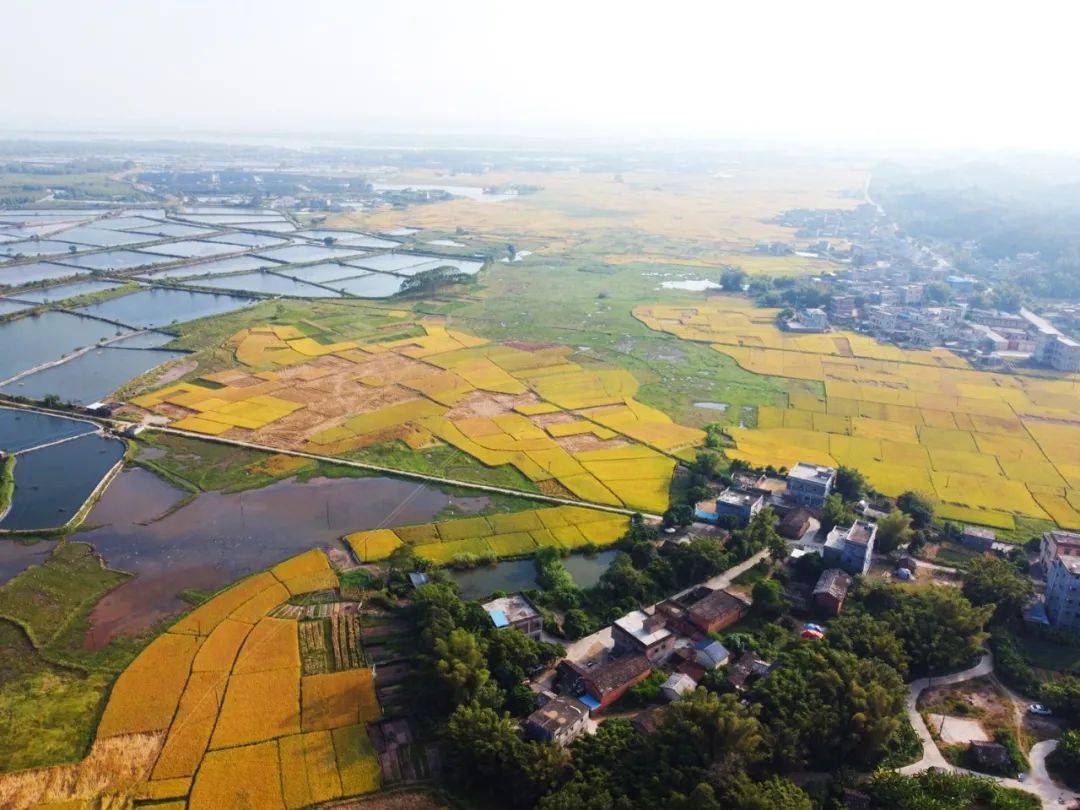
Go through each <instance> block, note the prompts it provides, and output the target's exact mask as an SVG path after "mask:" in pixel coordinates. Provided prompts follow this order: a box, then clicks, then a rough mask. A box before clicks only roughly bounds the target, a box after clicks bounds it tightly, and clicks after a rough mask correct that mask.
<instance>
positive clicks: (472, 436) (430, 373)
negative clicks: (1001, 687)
mask: <svg viewBox="0 0 1080 810" xmlns="http://www.w3.org/2000/svg"><path fill="white" fill-rule="evenodd" d="M418 326H419V327H420V328H422V330H423V334H421V335H417V336H415V337H408V338H403V339H398V340H390V341H381V342H380V341H371V342H359V341H337V342H333V343H319V342H317V341H315V340H314V339H312V338H310V337H306V336H301V337H296V336H295V335H299V334H300V333H299V331H298V330H296V329H293V328H282V327H280V326H273V327H258V328H252V329H246V330H244V331H242V332H240V333H238V334H237V335H235V336H233V338H231V340H230V341H229V342H228V344H227V345H228V346H229V347H230V348H231V349H232V350H233V352H234V354H235V357H236V359H237V361H238V362H239V363H240V364H242V365H243V366H246V367H247V369H246V370H240V369H236V370H232V371H229V372H226V373H219V374H211V375H207V376H206V377H202V378H199V379H197V380H194V381H191V382H182V383H177V384H174V385H170V386H168V387H166V388H162V389H160V390H158V391H154V392H152V393H149V394H145V395H143V396H140V397H136V398H135V399H133V400H132V401H131V402H132V404H133V405H136V406H139V407H141V408H145V409H147V410H151V411H154V412H156V413H159V414H163V415H166V416H169V417H171V418H172V419H173V420H174V421H173V423H172V425H173V427H176V428H180V429H184V430H189V431H192V432H194V433H200V434H204V435H213V436H225V437H227V438H236V439H246V440H251V441H255V442H259V443H262V444H267V445H270V446H274V447H281V448H283V449H291V450H298V449H302V450H306V451H309V452H313V453H318V454H320V455H340V454H342V453H348V452H350V451H353V450H358V449H360V448H363V447H368V446H371V445H374V444H378V443H382V442H387V441H393V440H398V441H402V442H404V443H405V444H406V445H408V446H409V447H411V448H413V449H417V450H420V449H424V448H426V447H431V446H434V445H437V444H441V443H445V444H449V445H452V446H453V447H455V448H457V449H458V450H461V451H462V452H464V453H467V454H468V455H470V456H472V457H473V458H475V459H477V460H478V461H480V462H481V463H483V464H485V465H487V466H491V467H498V466H503V465H510V466H513V467H514V468H516V469H517V470H518V471H519V472H520V473H522V474H523V475H524V476H525V477H527V478H528V479H530V480H532V481H534V482H536V483H537V484H538V485H539V486H541V488H542V489H543V490H544V491H545V492H549V493H551V494H559V495H563V496H564V497H569V498H577V499H579V500H582V501H586V502H591V503H597V504H605V505H611V506H625V507H630V508H633V509H640V510H642V511H648V512H654V513H659V512H663V511H664V510H665V509H666V508H667V506H668V488H669V486H670V483H671V476H672V473H673V471H674V469H675V466H676V463H677V462H676V456H677V454H683V453H685V452H686V451H688V450H690V449H692V448H694V447H696V446H698V445H700V444H701V443H702V442H703V440H704V433H703V432H702V431H700V430H697V429H695V428H689V427H684V426H682V425H678V424H675V423H674V422H672V420H671V419H670V418H669V417H668V416H667V415H666V414H664V413H662V412H661V411H659V410H656V409H655V408H650V407H648V406H646V405H644V404H642V403H640V402H638V401H637V400H635V399H634V396H635V395H636V393H637V390H638V381H637V380H636V379H635V378H634V376H633V375H631V374H629V373H628V372H626V371H622V370H619V369H604V368H600V369H595V368H586V367H583V366H581V365H579V364H578V363H575V362H573V361H571V360H570V359H569V355H570V351H571V350H570V349H569V348H568V347H561V346H545V347H539V348H521V347H519V346H510V345H504V344H496V343H489V342H488V341H486V340H484V339H482V338H477V337H474V336H472V335H468V334H466V333H464V332H460V331H456V330H453V329H450V328H447V326H446V325H445V324H443V323H439V322H436V321H422V322H420V323H419V324H418ZM629 450H632V451H633V452H627V451H629ZM605 453H608V454H610V458H605V457H604V455H603V454H605ZM596 454H600V455H596ZM267 463H269V462H267ZM285 464H286V462H285V461H284V460H281V461H275V462H274V465H275V469H279V468H282V467H283V465H285Z"/></svg>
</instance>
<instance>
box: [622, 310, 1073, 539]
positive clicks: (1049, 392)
mask: <svg viewBox="0 0 1080 810" xmlns="http://www.w3.org/2000/svg"><path fill="white" fill-rule="evenodd" d="M634 314H635V316H636V317H637V318H638V319H639V320H641V321H642V322H643V323H645V324H646V325H648V326H649V327H651V328H652V329H656V330H658V331H665V332H670V333H672V334H675V335H678V336H679V337H681V338H683V339H685V340H693V341H700V342H706V343H709V344H711V345H712V347H713V348H714V349H716V350H717V351H719V352H722V353H724V354H726V355H728V356H730V357H732V358H733V359H735V361H736V362H738V363H739V365H741V366H742V367H743V368H745V369H747V370H749V371H753V372H756V373H759V374H770V375H774V376H780V377H787V378H789V379H792V380H809V381H812V382H814V383H817V384H820V385H821V386H822V388H823V391H824V393H823V395H817V394H813V393H808V392H806V391H805V390H799V389H796V388H794V387H793V389H792V392H791V395H790V398H789V403H788V407H787V408H771V407H763V408H760V409H759V412H758V424H757V427H755V428H732V429H730V433H731V436H732V438H734V440H735V443H736V449H734V450H732V451H729V453H728V454H729V455H730V456H732V457H734V458H739V459H743V460H744V461H747V462H749V463H752V464H755V465H760V466H764V465H767V464H772V465H774V466H777V467H779V466H787V467H790V466H791V465H792V464H794V463H795V462H796V461H800V460H802V461H810V462H815V463H820V464H827V465H831V466H835V465H838V464H843V465H847V466H851V467H856V468H858V469H859V470H861V471H862V472H863V473H864V474H866V476H867V478H868V479H869V481H870V483H871V484H872V485H873V486H874V487H875V488H877V489H878V490H880V491H881V492H883V493H885V494H887V495H898V494H900V493H901V492H903V491H904V490H909V489H916V490H921V491H923V492H925V493H927V494H928V495H930V496H932V497H934V498H936V499H937V500H938V501H939V502H940V503H941V508H940V514H941V515H942V516H943V517H947V518H950V519H955V520H962V521H965V522H973V523H983V524H985V525H990V526H996V527H999V528H1012V527H1013V525H1014V521H1013V516H1014V515H1023V516H1027V517H1032V518H1040V519H1050V520H1053V521H1054V522H1056V523H1058V524H1059V525H1061V526H1063V527H1065V528H1080V511H1078V509H1077V506H1078V504H1080V475H1078V473H1080V469H1078V467H1077V465H1076V460H1077V459H1078V458H1080V378H1078V377H1077V376H1075V375H1073V376H1067V377H1058V378H1049V377H1043V376H1040V377H1036V376H1026V375H1021V374H997V373H990V372H984V371H977V370H975V369H972V368H971V367H970V366H969V365H968V364H967V363H966V361H964V360H963V359H962V358H960V357H957V356H956V355H954V354H952V353H951V352H949V351H948V350H946V349H942V348H934V349H930V350H928V351H909V350H904V349H900V348H898V347H896V346H890V345H885V344H881V343H878V342H877V341H875V340H873V339H871V338H869V337H866V336H864V335H858V334H853V333H848V332H830V333H826V334H813V335H798V334H791V333H787V332H783V331H781V330H779V329H778V328H777V327H776V325H775V318H776V315H777V310H773V309H756V308H754V307H753V305H752V304H751V303H749V302H748V301H746V300H743V299H736V298H728V297H717V298H712V299H710V301H709V303H708V304H703V305H701V306H696V307H669V306H647V307H640V308H638V309H637V310H635V312H634Z"/></svg>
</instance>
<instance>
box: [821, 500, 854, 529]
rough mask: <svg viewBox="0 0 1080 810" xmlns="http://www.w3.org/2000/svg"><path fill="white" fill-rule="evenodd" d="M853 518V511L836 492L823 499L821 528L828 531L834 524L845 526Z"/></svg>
mask: <svg viewBox="0 0 1080 810" xmlns="http://www.w3.org/2000/svg"><path fill="white" fill-rule="evenodd" d="M854 520H855V513H854V512H852V511H851V509H850V508H848V505H847V504H846V503H844V499H843V498H841V497H840V495H839V494H838V493H835V492H834V493H833V494H832V495H830V496H829V497H828V498H826V499H825V505H824V506H822V507H821V528H822V530H823V531H826V532H830V531H832V530H833V527H834V526H847V525H849V524H851V523H852V521H854Z"/></svg>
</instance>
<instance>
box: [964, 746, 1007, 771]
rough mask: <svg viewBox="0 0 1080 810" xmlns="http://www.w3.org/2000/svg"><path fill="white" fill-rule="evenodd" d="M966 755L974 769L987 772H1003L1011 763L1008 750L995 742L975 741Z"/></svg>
mask: <svg viewBox="0 0 1080 810" xmlns="http://www.w3.org/2000/svg"><path fill="white" fill-rule="evenodd" d="M968 755H969V756H970V757H971V761H972V763H974V765H975V766H976V767H978V768H980V769H985V770H989V771H996V772H1003V771H1005V770H1007V769H1008V768H1009V765H1010V764H1011V762H1012V760H1011V758H1010V757H1009V749H1007V748H1006V747H1005V746H1004V745H1002V744H1001V743H996V742H982V741H980V740H975V741H974V742H972V743H971V745H970V747H969V748H968Z"/></svg>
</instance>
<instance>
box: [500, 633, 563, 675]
mask: <svg viewBox="0 0 1080 810" xmlns="http://www.w3.org/2000/svg"><path fill="white" fill-rule="evenodd" d="M565 654H566V650H564V649H563V648H562V646H561V645H559V644H549V643H547V642H544V641H537V640H535V639H531V638H529V637H528V636H527V635H525V634H524V633H522V632H520V631H518V630H515V629H514V628H512V627H504V628H502V629H501V630H496V631H495V632H493V633H492V634H491V635H490V636H489V637H488V644H487V665H488V668H489V669H490V670H491V674H492V675H493V676H495V679H496V680H497V681H498V682H499V684H500V685H501V686H502V687H503V688H504V689H510V688H512V687H513V686H515V685H516V684H519V683H521V682H522V681H524V680H525V678H526V676H527V675H528V674H529V673H530V672H532V671H533V670H536V669H538V668H540V667H543V666H546V665H548V664H550V663H552V662H553V661H555V660H556V659H557V658H561V657H563V656H564V655H565Z"/></svg>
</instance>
